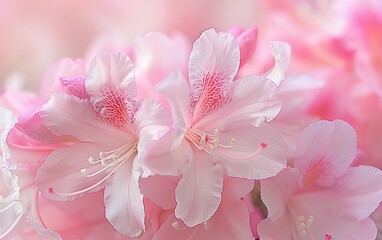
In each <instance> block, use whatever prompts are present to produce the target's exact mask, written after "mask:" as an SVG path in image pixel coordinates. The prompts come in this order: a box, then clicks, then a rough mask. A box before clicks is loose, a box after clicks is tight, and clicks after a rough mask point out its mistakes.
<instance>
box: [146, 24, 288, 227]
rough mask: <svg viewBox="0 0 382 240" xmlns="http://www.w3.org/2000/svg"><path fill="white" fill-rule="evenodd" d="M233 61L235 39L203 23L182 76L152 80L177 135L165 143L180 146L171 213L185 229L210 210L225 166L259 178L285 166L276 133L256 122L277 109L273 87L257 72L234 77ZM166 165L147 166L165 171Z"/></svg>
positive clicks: (236, 65) (216, 199)
mask: <svg viewBox="0 0 382 240" xmlns="http://www.w3.org/2000/svg"><path fill="white" fill-rule="evenodd" d="M239 64H240V52H239V46H238V44H237V41H236V40H235V38H234V37H233V36H232V35H231V34H229V33H216V31H215V30H213V29H210V30H207V31H205V32H204V33H202V35H201V36H200V38H199V39H198V40H197V41H196V42H195V43H194V45H193V50H192V52H191V56H190V61H189V66H188V75H189V78H188V81H186V79H185V78H184V77H183V76H182V74H181V73H179V72H176V73H173V74H171V75H170V76H169V77H168V78H167V79H165V80H164V81H163V82H161V83H159V85H158V90H159V91H160V92H161V93H163V95H165V96H166V97H167V99H168V101H169V104H170V106H171V109H172V112H173V128H174V129H175V130H174V131H176V132H177V136H176V138H175V139H176V141H175V142H174V143H173V147H172V149H182V150H181V151H180V155H176V156H175V157H176V158H177V159H179V160H183V161H186V162H187V163H186V166H185V167H184V169H183V177H182V178H181V180H180V182H179V184H178V186H177V188H176V190H175V193H176V202H177V206H176V209H175V216H176V217H177V218H180V219H182V220H183V221H184V222H185V224H186V225H188V226H190V227H193V226H195V225H198V224H200V223H203V222H206V221H207V220H208V219H209V218H211V216H212V215H213V214H214V213H215V212H216V210H217V208H218V207H219V204H220V202H221V193H222V189H223V173H224V171H227V173H228V175H229V176H232V177H240V178H248V179H262V178H267V177H270V176H274V175H276V174H277V173H278V172H279V171H280V170H281V169H283V168H284V167H285V165H286V159H285V154H286V146H285V143H284V141H283V139H282V137H281V136H280V135H279V134H277V133H276V132H275V131H274V130H273V129H271V128H269V127H267V126H266V125H264V124H263V123H264V122H265V121H270V120H272V119H273V118H274V117H275V116H276V115H277V114H278V112H279V110H280V107H281V105H280V102H279V101H278V100H276V99H275V98H274V95H275V92H276V90H277V88H276V86H275V84H274V83H273V82H272V81H271V80H268V79H265V78H262V77H258V76H248V77H244V78H241V79H238V80H236V81H233V80H234V77H235V75H236V73H237V71H238V69H239ZM255 126H256V127H255ZM184 159H186V160H184ZM190 159H192V161H190ZM164 161H165V160H164ZM168 166H169V164H168V165H163V166H160V167H151V169H153V171H155V172H156V173H157V174H165V171H166V169H167V168H168ZM201 185H202V186H204V187H203V188H201V187H200V186H201Z"/></svg>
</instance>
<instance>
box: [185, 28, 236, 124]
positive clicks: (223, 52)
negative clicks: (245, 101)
mask: <svg viewBox="0 0 382 240" xmlns="http://www.w3.org/2000/svg"><path fill="white" fill-rule="evenodd" d="M239 63H240V50H239V46H238V44H237V41H236V39H235V38H234V37H233V36H232V35H231V34H229V33H217V32H216V31H215V30H214V29H209V30H206V31H204V32H203V33H202V34H201V36H200V37H199V39H197V40H196V41H195V43H194V45H193V49H192V51H191V55H190V61H189V66H188V74H189V81H190V86H191V92H192V100H191V101H192V104H193V106H192V107H193V110H194V111H193V119H194V121H198V120H199V119H200V118H202V117H204V116H206V115H207V114H209V113H210V112H212V111H215V110H217V109H218V108H219V107H221V106H222V105H223V104H225V103H226V102H227V101H229V98H230V92H229V88H228V86H229V85H230V84H231V83H232V81H233V78H234V76H235V75H236V73H237V71H238V69H239Z"/></svg>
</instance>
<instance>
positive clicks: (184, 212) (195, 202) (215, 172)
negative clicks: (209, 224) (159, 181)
mask: <svg viewBox="0 0 382 240" xmlns="http://www.w3.org/2000/svg"><path fill="white" fill-rule="evenodd" d="M196 153H198V154H196V155H195V157H194V161H193V162H191V163H189V164H188V165H187V166H186V167H185V169H184V172H183V177H182V179H181V180H180V182H179V184H178V186H177V188H176V190H175V196H176V202H177V203H178V204H177V206H176V208H175V215H176V217H177V218H180V219H182V220H183V221H184V222H185V224H186V225H188V226H190V227H193V226H195V225H197V224H200V223H203V222H205V221H207V220H208V219H210V218H211V217H212V215H213V214H214V213H215V212H216V210H217V208H218V206H219V204H220V201H221V192H222V188H223V169H222V167H221V166H219V165H214V164H213V163H212V162H211V161H210V160H209V159H208V155H207V154H206V153H204V152H200V151H197V152H196Z"/></svg>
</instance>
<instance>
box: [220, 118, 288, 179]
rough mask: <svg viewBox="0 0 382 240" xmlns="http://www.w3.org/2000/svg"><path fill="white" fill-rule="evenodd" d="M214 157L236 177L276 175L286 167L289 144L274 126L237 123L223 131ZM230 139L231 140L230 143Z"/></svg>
mask: <svg viewBox="0 0 382 240" xmlns="http://www.w3.org/2000/svg"><path fill="white" fill-rule="evenodd" d="M232 138H233V139H234V141H233V142H232V145H230V146H228V147H217V148H216V149H215V150H214V152H213V153H214V157H215V158H216V159H217V160H218V163H219V164H221V165H222V166H223V167H224V168H225V169H226V170H227V174H228V175H229V176H232V177H241V178H247V179H264V178H268V177H271V176H274V175H276V174H277V173H279V172H280V171H281V170H282V169H284V168H285V167H286V163H287V159H286V156H287V146H286V144H285V141H284V139H283V137H282V136H281V135H280V134H279V133H277V132H276V131H275V130H273V129H272V128H271V127H267V126H265V125H264V126H261V127H258V128H256V127H254V126H252V125H250V124H244V125H235V126H232V127H230V128H228V129H227V130H225V131H222V132H221V134H220V143H221V144H224V145H229V142H230V141H231V139H232ZM226 143H227V144H226Z"/></svg>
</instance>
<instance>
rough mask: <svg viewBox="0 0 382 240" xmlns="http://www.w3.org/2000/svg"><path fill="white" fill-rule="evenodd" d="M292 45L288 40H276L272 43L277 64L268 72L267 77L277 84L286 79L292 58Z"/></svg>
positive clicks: (272, 50)
mask: <svg viewBox="0 0 382 240" xmlns="http://www.w3.org/2000/svg"><path fill="white" fill-rule="evenodd" d="M291 51H292V50H291V47H290V45H289V44H288V43H286V42H277V41H274V42H272V44H271V52H272V55H273V57H274V58H275V66H274V67H273V69H272V70H271V72H269V73H268V74H267V78H268V79H270V80H272V81H273V82H274V83H275V84H276V85H277V86H278V85H279V84H280V83H281V81H282V80H284V79H285V72H286V71H287V69H288V67H289V63H290V58H291Z"/></svg>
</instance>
